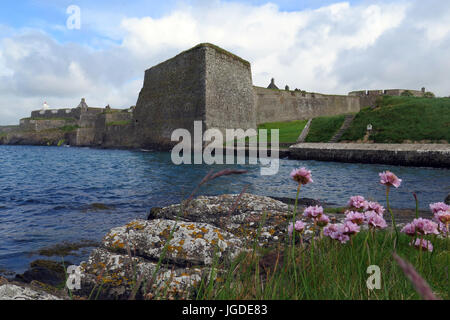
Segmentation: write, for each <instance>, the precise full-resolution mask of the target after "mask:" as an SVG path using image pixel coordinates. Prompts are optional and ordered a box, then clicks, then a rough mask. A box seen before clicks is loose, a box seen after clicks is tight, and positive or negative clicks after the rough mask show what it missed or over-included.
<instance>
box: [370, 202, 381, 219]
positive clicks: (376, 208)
mask: <svg viewBox="0 0 450 320" xmlns="http://www.w3.org/2000/svg"><path fill="white" fill-rule="evenodd" d="M367 210H369V211H375V212H376V213H377V214H379V215H380V216H382V215H383V214H384V211H385V209H384V207H383V206H382V205H381V204H379V203H378V202H373V201H370V202H367Z"/></svg>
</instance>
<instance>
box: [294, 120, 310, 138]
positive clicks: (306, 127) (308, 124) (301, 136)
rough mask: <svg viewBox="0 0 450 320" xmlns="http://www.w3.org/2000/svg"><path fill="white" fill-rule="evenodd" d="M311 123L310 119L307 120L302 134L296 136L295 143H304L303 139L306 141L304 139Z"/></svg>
mask: <svg viewBox="0 0 450 320" xmlns="http://www.w3.org/2000/svg"><path fill="white" fill-rule="evenodd" d="M311 122H312V119H309V120H308V122H307V123H306V126H305V127H304V128H303V131H302V133H301V134H300V135H299V136H298V139H297V142H296V143H302V142H305V139H306V137H307V136H308V133H309V129H310V128H311Z"/></svg>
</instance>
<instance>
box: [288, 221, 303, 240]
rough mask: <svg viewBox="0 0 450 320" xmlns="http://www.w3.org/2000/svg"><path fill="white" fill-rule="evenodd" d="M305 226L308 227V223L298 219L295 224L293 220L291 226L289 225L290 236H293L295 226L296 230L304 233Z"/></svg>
mask: <svg viewBox="0 0 450 320" xmlns="http://www.w3.org/2000/svg"><path fill="white" fill-rule="evenodd" d="M305 227H306V225H305V223H304V222H303V221H300V220H297V221H296V222H295V225H293V224H292V222H291V223H290V224H289V226H288V233H289V236H290V237H291V236H292V233H293V231H294V228H295V231H296V232H299V233H302V232H303V231H304V230H305Z"/></svg>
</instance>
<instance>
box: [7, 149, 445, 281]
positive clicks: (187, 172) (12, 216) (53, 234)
mask: <svg viewBox="0 0 450 320" xmlns="http://www.w3.org/2000/svg"><path fill="white" fill-rule="evenodd" d="M300 166H305V167H307V168H308V169H310V170H312V175H313V179H314V183H313V184H309V185H307V186H305V187H304V188H303V189H302V191H301V196H303V197H308V198H314V199H321V200H324V201H327V202H332V203H335V204H336V205H345V204H346V202H347V200H348V198H349V197H350V196H352V195H356V194H361V195H364V196H365V197H366V198H370V199H374V200H377V201H380V202H382V203H384V188H383V187H382V186H381V185H380V184H379V178H378V173H379V172H381V171H384V170H386V169H391V170H392V171H393V172H395V173H396V174H397V175H398V176H399V177H400V178H402V179H403V184H402V186H401V187H400V188H399V189H398V190H394V191H393V192H392V196H391V201H392V206H393V207H397V208H414V206H415V204H414V201H413V197H412V195H411V192H413V191H415V192H417V194H418V195H419V198H420V200H421V204H420V205H421V207H422V208H426V207H427V206H428V204H429V203H431V202H438V201H443V199H444V198H445V197H446V195H447V194H448V193H449V192H450V170H442V169H430V168H408V167H395V166H386V165H368V164H345V163H333V162H318V161H294V160H281V161H280V170H279V173H278V174H277V175H275V176H261V175H260V167H259V166H257V165H253V166H250V165H245V166H244V165H241V166H237V165H236V166H229V165H228V166H225V165H220V166H207V165H182V166H175V165H173V164H172V162H171V159H170V154H169V153H152V152H140V151H124V150H98V149H89V148H56V147H29V146H0V270H2V269H3V270H11V271H16V272H21V271H23V270H24V269H26V268H27V266H28V263H29V262H30V261H32V260H35V259H37V258H41V257H40V256H38V255H35V254H33V252H35V251H36V250H38V249H40V248H42V247H47V246H50V245H53V244H56V243H60V242H62V241H71V242H73V241H79V240H82V239H84V240H96V241H99V240H101V238H102V237H103V236H104V235H105V234H106V233H107V232H108V231H109V229H111V228H112V227H115V226H120V225H123V224H125V223H126V222H128V221H129V220H131V219H134V218H145V217H146V215H147V213H148V211H149V209H150V208H151V207H154V206H164V205H168V204H172V203H176V202H178V201H180V200H181V199H183V198H186V197H187V196H189V194H190V192H191V191H192V190H193V189H194V188H195V186H196V185H197V184H198V182H199V181H200V180H201V179H202V178H203V177H204V176H205V175H206V174H207V173H208V172H209V170H211V169H215V170H222V169H224V168H239V169H247V170H249V173H248V174H245V175H241V176H230V177H221V178H219V179H217V180H215V181H212V182H210V183H209V184H208V185H205V186H203V187H202V188H201V189H200V190H199V194H207V195H216V194H223V193H239V192H241V190H242V188H243V187H244V186H245V185H246V184H250V187H249V189H248V192H251V193H255V194H260V195H271V196H278V197H292V198H295V194H296V184H295V183H294V182H293V181H291V180H290V179H289V173H290V171H291V170H292V169H293V168H295V167H300ZM93 203H102V204H105V205H107V206H110V207H113V208H114V209H110V210H104V211H93V210H88V208H89V206H90V205H92V204H93ZM87 255H88V251H86V252H84V253H83V252H82V253H81V255H80V256H78V257H69V258H70V260H71V261H72V262H74V263H77V262H79V261H80V260H82V259H85V258H86V257H87Z"/></svg>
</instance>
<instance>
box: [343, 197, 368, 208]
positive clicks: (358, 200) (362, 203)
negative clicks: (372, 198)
mask: <svg viewBox="0 0 450 320" xmlns="http://www.w3.org/2000/svg"><path fill="white" fill-rule="evenodd" d="M347 205H348V206H349V207H350V208H352V209H356V210H367V206H368V202H367V201H366V199H364V197H363V196H353V197H351V198H350V200H349V201H348V203H347Z"/></svg>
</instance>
